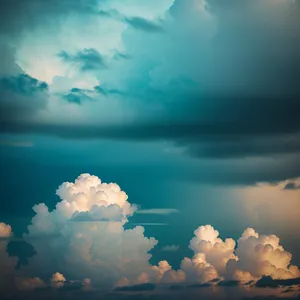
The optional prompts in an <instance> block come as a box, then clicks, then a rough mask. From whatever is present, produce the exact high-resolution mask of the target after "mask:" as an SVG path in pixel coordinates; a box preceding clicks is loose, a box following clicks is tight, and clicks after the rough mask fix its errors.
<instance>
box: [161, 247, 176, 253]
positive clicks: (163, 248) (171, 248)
mask: <svg viewBox="0 0 300 300" xmlns="http://www.w3.org/2000/svg"><path fill="white" fill-rule="evenodd" d="M178 249H179V245H167V246H164V247H162V248H161V250H162V251H169V252H173V251H178Z"/></svg>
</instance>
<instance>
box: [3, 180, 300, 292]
mask: <svg viewBox="0 0 300 300" xmlns="http://www.w3.org/2000/svg"><path fill="white" fill-rule="evenodd" d="M57 195H59V196H60V198H61V201H60V202H58V203H57V205H56V208H55V209H54V210H53V211H51V212H49V211H48V208H47V207H46V205H45V204H39V205H36V206H34V210H35V212H36V215H35V216H34V217H33V218H32V222H31V225H29V227H28V231H29V233H28V234H26V235H24V240H25V241H27V243H30V244H31V245H32V246H33V247H34V249H35V250H34V251H31V254H30V256H28V258H27V260H26V262H27V263H23V264H22V263H20V261H19V262H18V259H19V260H20V258H18V259H17V258H16V257H13V258H10V257H8V255H7V253H6V248H7V244H8V243H9V239H7V238H8V237H10V236H11V228H10V226H9V225H6V224H4V223H0V229H1V231H0V232H1V237H6V239H2V240H1V241H0V251H1V256H0V257H1V259H0V266H1V268H2V270H4V271H3V272H2V273H1V274H2V275H1V276H0V286H1V287H2V288H1V289H2V290H3V292H4V293H8V294H13V293H14V292H13V291H14V290H15V288H17V290H15V291H17V293H18V291H23V290H27V291H34V290H45V291H47V290H48V289H59V290H69V289H75V290H78V289H79V290H80V291H90V290H91V289H96V290H98V289H99V288H100V289H101V290H102V293H103V292H109V291H110V290H111V289H113V288H116V287H117V289H116V292H122V291H141V290H142V291H143V290H145V291H149V290H155V287H156V286H159V287H161V288H163V287H166V286H167V287H168V286H170V285H174V284H176V285H180V286H181V287H184V286H189V285H199V286H201V287H216V286H223V287H226V286H227V285H230V286H232V284H233V283H234V285H235V286H240V287H241V288H242V287H243V286H244V287H245V288H244V289H243V292H244V293H248V292H249V291H250V293H252V292H254V291H256V283H257V285H261V284H263V282H264V280H265V279H264V278H267V277H268V278H269V281H268V284H269V285H270V284H271V283H272V284H275V285H277V283H276V282H277V281H276V280H279V281H280V282H283V284H284V285H285V284H286V285H287V286H288V285H289V283H288V282H289V281H288V280H292V281H291V284H290V285H292V284H293V282H294V281H295V282H296V281H297V280H298V279H297V278H298V277H300V270H299V268H298V267H297V266H294V265H292V264H291V259H292V255H291V254H290V253H289V252H287V251H286V250H284V248H283V246H282V245H281V244H280V240H279V238H278V237H277V236H275V235H260V234H259V233H257V232H256V231H255V230H254V229H253V228H248V229H246V230H245V231H244V232H243V234H242V235H241V237H240V238H239V239H238V240H237V242H235V241H234V240H233V239H231V238H226V239H225V240H223V239H222V238H221V237H220V236H219V232H218V231H217V230H215V229H214V228H213V227H212V226H211V225H205V226H200V227H199V228H197V229H196V230H195V232H194V234H195V236H194V237H193V238H192V239H191V241H190V245H189V247H190V249H191V250H193V252H194V256H193V257H192V258H189V257H185V258H183V259H182V261H181V265H180V268H179V269H177V270H175V269H173V268H172V266H171V265H170V264H169V263H168V261H166V260H162V261H160V262H158V264H157V265H153V264H151V263H150V261H149V259H150V258H151V255H150V254H149V251H150V250H152V249H153V248H154V246H155V245H156V244H157V242H158V241H157V240H155V239H154V238H147V237H146V236H145V235H144V228H143V227H141V226H137V227H134V228H132V229H125V228H124V225H125V223H126V222H127V216H130V215H132V214H133V213H134V211H135V209H136V207H135V206H132V205H131V204H130V203H129V202H128V201H127V195H126V194H125V192H123V191H122V190H121V189H120V187H119V186H118V185H117V184H112V183H110V184H106V183H102V182H101V180H100V179H99V178H98V177H96V176H92V175H89V174H81V175H80V176H79V177H78V178H77V179H76V180H75V182H74V183H70V182H65V183H63V184H62V185H61V186H60V187H59V188H58V190H57ZM37 237H38V238H37ZM25 241H22V242H23V243H24V242H25ZM14 243H18V241H14ZM32 246H31V247H32ZM10 248H11V247H10ZM164 250H167V251H175V250H178V246H175V245H173V246H167V247H165V248H164ZM11 253H12V252H11ZM25 254H26V253H25V252H24V255H25ZM12 255H15V253H12ZM15 267H17V268H15ZM270 280H271V283H270ZM273 281H274V282H273ZM145 284H148V285H145ZM140 285H141V286H140ZM278 285H279V283H278ZM281 285H282V284H281ZM130 286H132V287H130ZM4 287H6V288H4ZM46 287H47V289H45V288H46ZM121 287H122V288H121ZM212 291H213V290H212ZM212 291H211V292H212ZM280 292H281V291H280ZM293 293H294V292H293ZM293 295H294V294H293Z"/></svg>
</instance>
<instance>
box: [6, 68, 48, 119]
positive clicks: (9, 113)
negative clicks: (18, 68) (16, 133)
mask: <svg viewBox="0 0 300 300" xmlns="http://www.w3.org/2000/svg"><path fill="white" fill-rule="evenodd" d="M0 95H1V101H0V108H1V114H0V118H1V123H3V122H5V123H6V124H11V123H13V122H15V121H17V120H19V121H21V122H22V121H24V120H26V119H31V117H33V116H34V115H35V114H36V113H38V112H39V111H40V110H42V109H44V108H45V107H46V105H47V98H48V85H47V84H46V83H45V82H41V81H39V80H37V79H35V78H32V77H30V76H29V75H27V74H23V73H19V74H15V75H12V76H7V77H2V78H0Z"/></svg>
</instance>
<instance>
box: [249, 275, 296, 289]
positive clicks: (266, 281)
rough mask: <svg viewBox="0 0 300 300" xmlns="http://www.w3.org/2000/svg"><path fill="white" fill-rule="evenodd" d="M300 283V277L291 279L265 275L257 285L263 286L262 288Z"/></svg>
mask: <svg viewBox="0 0 300 300" xmlns="http://www.w3.org/2000/svg"><path fill="white" fill-rule="evenodd" d="M299 284H300V278H299V277H298V278H290V279H273V278H272V277H271V276H263V277H262V278H261V279H259V280H258V281H257V282H256V284H255V286H256V287H261V288H266V287H270V288H277V287H280V286H293V285H299Z"/></svg>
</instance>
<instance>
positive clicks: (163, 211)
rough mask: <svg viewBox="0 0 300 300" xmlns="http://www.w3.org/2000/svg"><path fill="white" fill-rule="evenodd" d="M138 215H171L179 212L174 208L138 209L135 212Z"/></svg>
mask: <svg viewBox="0 0 300 300" xmlns="http://www.w3.org/2000/svg"><path fill="white" fill-rule="evenodd" d="M137 213H138V214H145V215H146V214H147V215H171V214H175V213H179V210H178V209H176V208H151V209H140V210H138V211H137Z"/></svg>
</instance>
